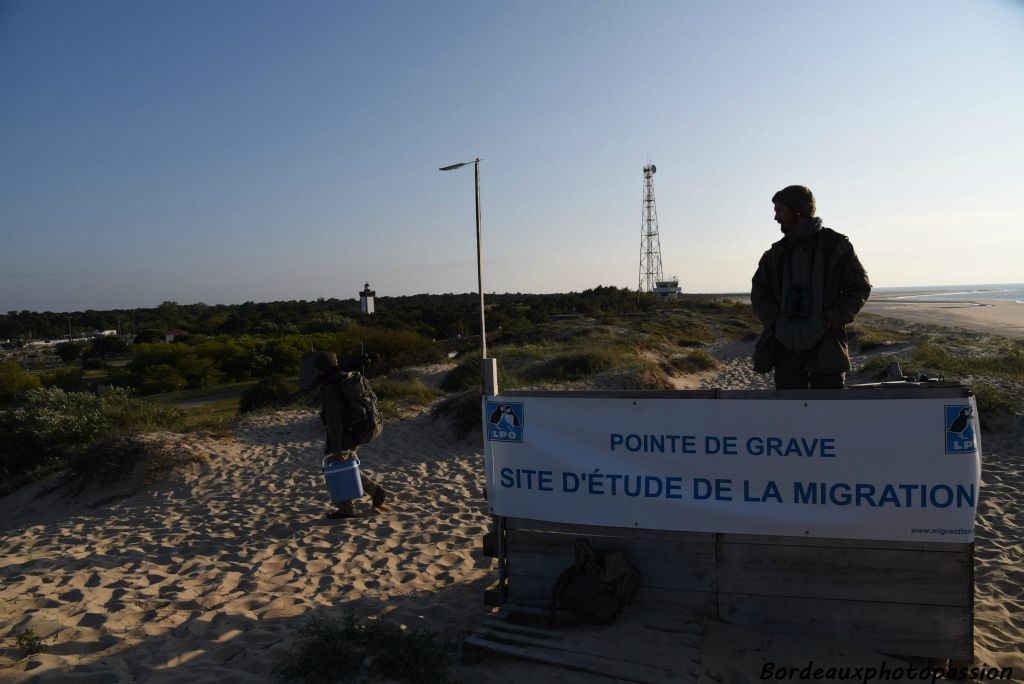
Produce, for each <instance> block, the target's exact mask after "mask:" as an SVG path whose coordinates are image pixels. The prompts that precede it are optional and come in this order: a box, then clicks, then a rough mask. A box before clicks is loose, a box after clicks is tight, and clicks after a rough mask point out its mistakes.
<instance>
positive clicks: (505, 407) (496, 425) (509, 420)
mask: <svg viewBox="0 0 1024 684" xmlns="http://www.w3.org/2000/svg"><path fill="white" fill-rule="evenodd" d="M487 439H488V440H489V441H491V442H522V441H523V405H522V403H510V402H497V401H489V402H487Z"/></svg>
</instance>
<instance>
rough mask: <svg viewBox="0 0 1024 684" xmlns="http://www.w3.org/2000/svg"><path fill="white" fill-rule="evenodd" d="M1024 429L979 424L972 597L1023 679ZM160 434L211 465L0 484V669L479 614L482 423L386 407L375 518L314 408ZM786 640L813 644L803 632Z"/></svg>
mask: <svg viewBox="0 0 1024 684" xmlns="http://www.w3.org/2000/svg"><path fill="white" fill-rule="evenodd" d="M713 352H714V353H715V354H716V355H717V356H718V357H719V359H720V360H721V361H722V366H721V367H720V368H719V369H718V370H717V371H714V372H712V373H709V374H705V375H702V376H701V377H700V378H692V379H690V381H689V383H690V386H693V387H704V388H709V387H721V388H730V389H743V388H746V389H754V388H767V387H770V386H771V384H770V376H760V375H756V374H754V373H753V372H752V371H751V370H750V369H749V362H748V358H749V353H750V348H749V343H747V344H736V345H730V346H719V347H716V348H714V349H713ZM1021 435H1022V429H1021V421H1020V419H1019V418H1018V420H1017V421H1016V423H1010V422H1007V423H1006V424H1004V425H1002V426H1000V427H999V428H998V429H995V430H990V431H989V432H987V433H986V434H985V436H984V445H985V455H984V459H985V465H984V473H983V489H982V495H981V502H980V508H979V517H978V523H979V532H978V539H977V544H976V548H977V550H976V592H977V599H976V608H975V635H976V638H975V642H976V650H977V661H978V662H979V663H986V664H988V665H997V666H999V667H1013V668H1014V670H1015V671H1016V672H1017V673H1018V676H1019V673H1022V672H1024V656H1022V655H1021V651H1022V649H1021V644H1022V643H1024V591H1022V587H1024V563H1022V560H1021V559H1022V557H1024V541H1022V538H1021V533H1020V522H1021V521H1020V501H1021V492H1022V491H1024V481H1022V478H1024V475H1022V473H1024V440H1022V438H1021ZM164 438H165V439H170V440H174V443H173V444H172V446H173V448H175V449H176V450H179V451H180V452H182V453H192V454H195V455H196V456H197V457H202V458H199V459H198V460H201V461H205V462H204V463H203V464H202V465H200V466H197V467H196V468H195V470H194V471H193V472H191V473H186V474H185V475H183V476H182V477H180V478H178V479H177V480H175V481H173V482H165V483H161V484H157V485H151V486H148V487H144V488H142V489H140V490H139V491H136V492H134V493H133V492H132V491H131V489H130V488H128V487H127V486H126V485H121V486H120V488H117V487H115V488H113V489H110V488H108V489H103V490H89V491H86V492H83V493H82V494H80V495H79V496H78V497H77V498H74V499H72V498H70V497H68V496H67V495H65V494H63V493H62V491H61V490H55V491H50V492H47V491H46V489H45V487H44V485H36V486H32V487H28V488H25V489H23V490H21V491H19V492H17V493H15V494H14V495H11V496H9V497H7V498H5V499H3V500H0V506H2V510H3V519H2V521H0V580H2V584H0V634H2V635H3V636H4V637H7V638H6V639H5V641H4V649H3V650H2V651H0V679H2V680H3V681H11V682H19V681H62V682H63V681H89V682H117V681H125V682H128V681H135V682H175V681H180V682H218V683H220V684H228V683H229V682H260V681H271V679H272V678H271V675H270V667H271V666H272V665H273V664H274V663H275V662H277V661H278V660H279V658H280V657H281V655H282V654H283V653H284V652H285V650H286V649H287V648H288V647H289V644H290V643H291V640H292V639H293V638H294V636H295V634H296V632H297V630H298V628H299V627H300V626H301V625H302V624H304V623H305V622H306V621H307V620H308V619H310V618H311V617H315V616H324V617H336V616H338V615H340V614H341V613H342V612H343V611H345V610H350V611H354V612H355V613H356V614H357V615H359V616H363V617H374V618H383V619H388V620H394V621H396V622H398V623H401V624H404V625H408V626H410V627H422V628H426V629H431V630H434V631H439V632H441V633H442V634H444V635H446V636H450V637H455V636H459V635H461V634H464V633H465V632H466V631H468V630H470V629H471V628H472V627H473V626H474V625H475V624H477V623H479V622H480V621H481V620H482V619H483V618H484V617H485V614H486V609H485V608H484V606H483V603H482V590H483V588H484V586H485V585H486V584H487V583H489V581H490V579H491V568H492V562H491V561H490V559H487V558H484V557H482V555H481V553H480V551H479V550H478V547H479V542H480V537H481V536H482V535H483V534H484V532H485V531H486V528H487V525H488V517H487V514H486V501H485V500H484V490H483V481H482V472H483V459H482V456H481V455H480V454H481V447H480V442H479V436H471V437H469V438H468V439H466V440H464V441H461V442H460V441H455V440H453V439H452V437H451V435H450V432H449V428H448V426H447V424H446V423H445V422H444V421H435V420H434V419H432V418H431V417H430V416H429V415H427V414H426V413H420V414H418V415H413V416H411V417H409V418H407V419H405V420H402V421H392V422H390V423H389V424H388V425H387V428H386V429H385V431H384V435H383V437H382V438H381V439H380V440H379V441H378V442H377V443H375V444H372V445H370V446H368V447H363V448H362V449H361V452H360V453H361V458H362V462H363V465H364V467H365V468H366V469H367V470H368V471H370V472H371V473H373V474H374V475H375V476H377V477H378V478H380V479H381V480H382V481H383V482H384V484H385V486H386V487H387V488H388V489H390V490H391V491H392V492H394V497H393V500H392V501H391V505H390V507H389V510H387V511H384V512H382V513H380V514H372V513H371V512H370V511H369V504H368V502H367V500H366V499H363V500H362V501H361V503H360V510H361V511H363V512H365V513H366V516H365V517H362V518H359V519H356V520H348V521H327V520H325V519H324V518H323V515H324V513H325V512H326V511H327V510H328V508H329V507H328V504H327V494H326V489H325V487H324V484H323V480H322V476H321V474H320V471H319V460H320V457H321V455H322V444H323V442H322V440H323V428H322V427H321V425H320V423H319V420H318V419H317V417H316V416H315V414H313V413H312V412H310V411H308V410H306V411H290V412H277V413H272V414H267V415H263V416H260V417H257V418H253V419H250V420H249V421H248V422H247V424H246V425H245V426H244V427H243V428H242V429H241V430H240V431H239V432H238V434H237V436H236V437H235V438H233V439H221V440H217V439H205V438H196V437H187V438H186V437H182V436H174V435H167V436H164ZM22 629H31V630H33V631H35V632H36V633H37V634H38V635H40V636H41V637H43V638H44V639H45V640H46V643H47V644H48V645H49V647H50V648H49V651H48V652H47V653H45V654H40V655H35V656H31V657H27V658H23V657H22V654H21V651H20V650H19V649H18V648H16V647H15V646H14V644H13V640H12V639H11V638H10V637H12V636H13V635H14V634H15V633H16V632H18V631H20V630H22ZM715 633H716V634H718V635H719V637H716V638H718V639H719V641H718V642H716V643H718V646H715V647H714V648H712V645H709V646H708V649H709V650H708V652H707V653H706V654H705V664H704V668H703V675H702V676H704V677H708V678H709V679H708V680H707V681H712V680H714V681H720V682H728V681H743V680H742V678H741V677H740V678H737V677H738V676H739V675H737V674H736V672H737V668H736V667H733V666H730V663H735V662H739V661H737V660H736V658H738V657H739V655H738V654H739V652H741V651H743V652H748V653H749V652H752V651H751V649H753V648H754V647H755V645H756V644H761V643H762V642H763V643H776V642H775V641H773V640H772V639H770V638H769V636H764V635H761V636H758V637H757V638H754V637H751V638H750V639H749V640H748V641H743V642H742V643H734V644H733V645H734V647H735V648H736V649H738V650H737V651H736V652H729V651H728V649H726V651H725V652H722V648H721V643H720V642H722V641H723V639H722V638H720V635H721V634H722V632H721V630H719V631H718V632H715ZM762 637H763V638H762ZM724 641H725V642H728V643H732V642H730V641H729V639H725V640H724ZM733 641H735V640H733ZM791 642H792V640H789V641H787V642H786V643H787V644H789V646H787V648H788V647H792V643H791ZM778 643H781V642H777V643H776V647H778V646H777V644H778ZM748 647H749V648H748ZM793 648H796V651H797V652H801V653H805V654H806V653H813V652H820V649H819V650H817V651H816V650H814V649H815V648H817V647H815V646H814V645H813V644H810V643H809V642H808V643H805V644H804V645H803V646H802V647H793ZM800 648H803V649H804V650H803V651H800ZM716 667H717V668H718V669H717V670H716V669H715V668H716ZM453 674H454V676H455V677H456V678H457V680H458V681H462V682H505V681H508V682H512V681H523V680H524V679H533V680H535V681H538V682H540V681H561V682H585V681H595V680H594V679H593V677H591V676H587V675H582V674H579V673H572V672H569V671H563V670H558V669H555V668H550V667H546V666H540V665H534V664H527V663H522V662H517V661H511V660H509V659H506V658H500V657H494V658H488V659H487V660H485V661H483V662H481V663H479V664H476V665H472V666H456V667H455V668H454V670H453ZM702 681H704V680H702Z"/></svg>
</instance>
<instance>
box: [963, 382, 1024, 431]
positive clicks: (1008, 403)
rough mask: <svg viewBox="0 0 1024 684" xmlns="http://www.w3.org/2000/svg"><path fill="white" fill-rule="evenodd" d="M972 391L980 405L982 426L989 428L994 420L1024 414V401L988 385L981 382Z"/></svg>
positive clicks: (979, 412) (979, 415) (979, 414)
mask: <svg viewBox="0 0 1024 684" xmlns="http://www.w3.org/2000/svg"><path fill="white" fill-rule="evenodd" d="M971 389H972V390H973V391H974V397H975V401H976V402H977V404H978V417H979V418H980V419H981V426H982V427H984V428H987V427H989V426H990V425H991V420H992V419H993V418H999V417H1005V416H1011V415H1013V414H1015V413H1022V412H1024V399H1022V398H1021V397H1019V396H1014V395H1012V394H1010V393H1009V392H1007V391H1005V390H1003V389H1000V388H999V387H996V386H994V385H990V384H988V383H984V382H979V383H976V384H974V385H973V386H972V387H971Z"/></svg>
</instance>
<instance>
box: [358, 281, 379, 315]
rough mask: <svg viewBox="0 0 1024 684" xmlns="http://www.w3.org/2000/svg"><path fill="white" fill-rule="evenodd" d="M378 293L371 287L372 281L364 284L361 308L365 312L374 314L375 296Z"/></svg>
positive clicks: (361, 294)
mask: <svg viewBox="0 0 1024 684" xmlns="http://www.w3.org/2000/svg"><path fill="white" fill-rule="evenodd" d="M376 295H377V293H376V292H374V291H373V290H371V289H370V283H366V285H364V286H363V291H362V292H360V293H359V310H360V311H362V312H363V313H364V314H372V313H373V298H374V297H375V296H376Z"/></svg>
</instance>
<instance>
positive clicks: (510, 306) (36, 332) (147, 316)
mask: <svg viewBox="0 0 1024 684" xmlns="http://www.w3.org/2000/svg"><path fill="white" fill-rule="evenodd" d="M486 302H487V316H488V326H489V327H490V328H492V329H495V330H496V329H497V328H498V327H502V326H506V325H512V326H515V325H517V324H518V323H537V322H539V321H543V320H546V319H547V318H548V317H550V316H552V315H557V314H567V313H574V312H575V313H580V314H585V315H596V314H599V313H602V312H621V311H628V310H636V308H637V296H636V291H635V290H629V289H628V288H617V287H614V286H609V287H603V286H598V287H596V288H593V289H589V290H584V291H583V292H570V293H563V294H521V293H515V294H489V295H487V296H486ZM356 325H359V326H362V327H366V328H385V329H388V328H390V329H407V330H412V331H415V332H417V333H419V334H420V335H422V336H424V337H426V338H428V339H448V338H452V337H458V336H466V335H473V334H478V333H479V295H477V294H420V295H411V296H404V297H378V298H377V299H376V313H374V314H373V315H370V316H367V315H362V314H361V313H360V311H359V303H358V301H356V300H354V299H317V300H315V301H280V302H261V303H257V302H245V303H244V304H216V305H208V304H203V303H201V302H200V303H196V304H178V303H177V302H171V301H168V302H164V303H162V304H161V305H160V306H157V307H153V308H138V309H110V310H106V311H97V310H92V309H90V310H86V311H74V312H62V313H55V312H52V311H44V312H35V311H27V310H25V311H8V312H7V313H6V314H0V340H12V341H14V342H15V343H17V342H25V341H28V340H33V339H37V340H38V339H58V338H61V337H66V336H68V335H69V334H70V335H71V336H77V335H79V334H83V333H89V332H92V331H95V330H115V329H116V330H118V331H119V332H121V333H123V334H130V335H131V336H132V337H133V338H134V339H135V340H136V341H137V342H140V343H145V342H154V341H157V340H158V339H161V338H162V337H163V334H164V333H165V332H166V331H168V330H174V329H177V330H183V331H186V332H189V333H192V334H198V335H205V336H219V335H228V336H240V335H259V336H277V335H294V334H307V335H308V334H317V333H340V332H344V331H346V330H348V329H350V328H352V327H353V326H356Z"/></svg>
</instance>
